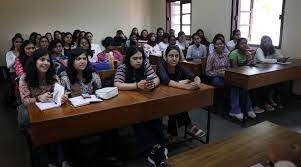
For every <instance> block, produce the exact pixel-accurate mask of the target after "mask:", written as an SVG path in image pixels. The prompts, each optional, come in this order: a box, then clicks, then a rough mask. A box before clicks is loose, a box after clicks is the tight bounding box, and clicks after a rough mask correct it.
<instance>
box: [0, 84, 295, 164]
mask: <svg viewBox="0 0 301 167" xmlns="http://www.w3.org/2000/svg"><path fill="white" fill-rule="evenodd" d="M0 86H1V90H5V83H4V81H1V82H0ZM3 92H4V91H1V92H0V98H1V99H0V100H1V103H0V131H1V136H0V164H1V165H0V166H3V167H29V165H30V160H29V153H28V149H27V146H26V141H25V139H24V137H23V136H22V135H21V134H19V133H18V131H17V121H16V110H15V109H13V108H9V107H6V105H5V104H3V103H2V102H3ZM287 101H288V103H287V106H286V108H285V109H283V110H281V111H278V112H270V113H265V114H262V115H260V116H259V117H258V118H257V119H255V120H252V121H249V122H248V126H250V125H253V124H256V123H259V122H262V121H265V120H269V121H271V122H274V123H276V124H279V125H282V126H285V127H288V128H290V129H292V130H294V131H297V132H299V133H301V99H298V98H292V97H291V98H290V100H287ZM190 116H191V118H192V119H193V121H194V122H195V123H197V124H198V125H199V126H200V127H205V125H206V122H205V120H206V119H205V118H206V111H202V110H201V109H198V110H194V111H192V112H190ZM211 118H212V119H211V142H213V141H216V140H218V139H222V138H224V137H227V136H230V135H232V134H234V133H236V132H238V131H240V130H241V129H242V128H241V127H240V125H239V124H236V123H233V122H231V121H229V120H226V119H224V118H222V117H221V116H219V115H216V114H212V117H211ZM181 130H182V129H181ZM122 131H123V132H125V134H126V136H124V135H123V138H127V136H130V137H129V138H131V137H132V136H133V135H132V134H131V133H129V132H128V131H130V130H122ZM182 131H183V130H182ZM128 141H132V140H131V139H128ZM125 143H126V144H124V148H122V150H123V151H124V153H125V154H127V152H132V150H131V148H129V147H135V144H134V143H133V142H128V143H127V142H125ZM197 146H202V144H200V143H199V142H197V141H190V142H186V143H183V144H181V145H178V146H177V147H176V148H173V149H172V150H171V151H170V155H174V154H178V153H180V152H182V151H185V150H189V149H191V148H194V147H197ZM121 147H123V146H121ZM100 164H101V163H100ZM127 164H128V165H127V166H128V167H134V166H135V167H136V166H139V167H140V166H144V161H143V159H141V158H138V159H133V160H130V161H129V162H128V163H127ZM99 166H103V165H99Z"/></svg>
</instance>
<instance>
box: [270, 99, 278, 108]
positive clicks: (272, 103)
mask: <svg viewBox="0 0 301 167" xmlns="http://www.w3.org/2000/svg"><path fill="white" fill-rule="evenodd" d="M270 104H271V106H273V107H277V105H278V104H277V103H276V102H275V101H274V100H272V99H270Z"/></svg>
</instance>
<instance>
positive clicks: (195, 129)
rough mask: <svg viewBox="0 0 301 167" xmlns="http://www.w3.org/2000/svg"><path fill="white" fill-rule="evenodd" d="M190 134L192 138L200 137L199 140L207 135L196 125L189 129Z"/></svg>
mask: <svg viewBox="0 0 301 167" xmlns="http://www.w3.org/2000/svg"><path fill="white" fill-rule="evenodd" d="M188 133H190V134H191V135H192V136H194V137H198V138H201V137H203V136H205V135H206V133H205V132H204V131H203V130H202V129H199V128H198V127H197V126H195V125H193V126H192V128H190V129H189V132H188Z"/></svg>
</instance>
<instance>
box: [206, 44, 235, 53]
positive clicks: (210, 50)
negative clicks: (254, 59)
mask: <svg viewBox="0 0 301 167" xmlns="http://www.w3.org/2000/svg"><path fill="white" fill-rule="evenodd" d="M213 53H214V45H213V43H211V44H210V45H209V55H212V54H213ZM223 53H225V54H226V55H229V53H230V52H229V50H228V48H227V47H226V46H225V48H224V50H223Z"/></svg>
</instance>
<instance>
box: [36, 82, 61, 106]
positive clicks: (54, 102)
mask: <svg viewBox="0 0 301 167" xmlns="http://www.w3.org/2000/svg"><path fill="white" fill-rule="evenodd" d="M64 92H65V88H64V87H63V86H61V85H60V84H58V83H55V85H54V90H53V98H52V99H49V101H47V102H36V106H37V107H38V108H39V109H40V110H41V111H43V110H47V109H51V108H55V107H60V106H61V104H62V96H63V95H64Z"/></svg>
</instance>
